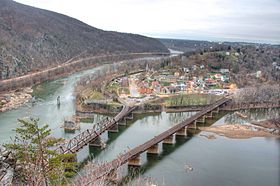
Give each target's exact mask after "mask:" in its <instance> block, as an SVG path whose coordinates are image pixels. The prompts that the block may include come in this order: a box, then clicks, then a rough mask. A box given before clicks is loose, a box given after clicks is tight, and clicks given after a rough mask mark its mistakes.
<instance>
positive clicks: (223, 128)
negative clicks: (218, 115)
mask: <svg viewBox="0 0 280 186" xmlns="http://www.w3.org/2000/svg"><path fill="white" fill-rule="evenodd" d="M199 129H200V130H202V131H205V132H212V133H215V134H217V135H220V136H225V137H228V138H233V139H248V138H252V137H280V136H279V135H277V134H274V133H271V131H269V130H268V129H265V128H263V127H258V126H254V125H251V124H227V125H217V126H210V127H199Z"/></svg>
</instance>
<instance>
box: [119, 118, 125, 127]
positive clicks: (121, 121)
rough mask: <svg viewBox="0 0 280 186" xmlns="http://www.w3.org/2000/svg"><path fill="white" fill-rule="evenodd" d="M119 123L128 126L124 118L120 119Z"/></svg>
mask: <svg viewBox="0 0 280 186" xmlns="http://www.w3.org/2000/svg"><path fill="white" fill-rule="evenodd" d="M117 125H120V126H126V121H125V120H124V119H122V120H120V121H119V122H118V123H117Z"/></svg>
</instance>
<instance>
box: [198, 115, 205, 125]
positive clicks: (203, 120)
mask: <svg viewBox="0 0 280 186" xmlns="http://www.w3.org/2000/svg"><path fill="white" fill-rule="evenodd" d="M205 118H206V116H205V115H204V116H202V117H201V118H199V119H198V120H197V122H198V123H205Z"/></svg>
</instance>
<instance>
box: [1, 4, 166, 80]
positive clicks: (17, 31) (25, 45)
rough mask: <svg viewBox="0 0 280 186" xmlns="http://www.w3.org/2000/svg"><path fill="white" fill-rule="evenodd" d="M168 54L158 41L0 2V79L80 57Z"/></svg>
mask: <svg viewBox="0 0 280 186" xmlns="http://www.w3.org/2000/svg"><path fill="white" fill-rule="evenodd" d="M131 52H139V53H140V52H168V49H167V48H166V47H165V46H164V45H163V44H162V43H161V42H159V41H158V40H156V39H153V38H149V37H145V36H141V35H136V34H126V33H118V32H112V31H103V30H100V29H97V28H94V27H91V26H89V25H87V24H85V23H83V22H81V21H79V20H76V19H74V18H71V17H68V16H65V15H62V14H58V13H55V12H51V11H47V10H42V9H38V8H34V7H30V6H26V5H22V4H20V3H17V2H14V1H12V0H0V79H7V78H12V77H17V76H21V75H24V74H26V73H28V72H33V71H39V70H41V69H43V68H48V67H51V66H55V65H58V64H61V63H63V62H66V61H67V60H69V59H71V58H73V57H75V56H79V55H83V56H89V55H91V56H92V55H104V54H112V53H114V54H116V53H131Z"/></svg>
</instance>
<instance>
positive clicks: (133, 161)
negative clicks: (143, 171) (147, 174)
mask: <svg viewBox="0 0 280 186" xmlns="http://www.w3.org/2000/svg"><path fill="white" fill-rule="evenodd" d="M128 166H134V167H140V166H141V157H140V154H138V155H137V156H135V157H133V158H131V159H129V160H128Z"/></svg>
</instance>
